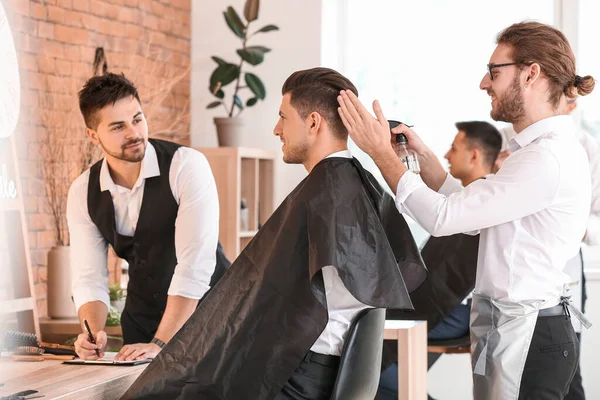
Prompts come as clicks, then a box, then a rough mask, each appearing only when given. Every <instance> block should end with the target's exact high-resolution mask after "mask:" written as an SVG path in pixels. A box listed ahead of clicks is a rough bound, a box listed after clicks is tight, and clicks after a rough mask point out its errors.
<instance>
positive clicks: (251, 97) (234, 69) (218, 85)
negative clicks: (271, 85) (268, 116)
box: [207, 0, 279, 147]
mask: <svg viewBox="0 0 600 400" xmlns="http://www.w3.org/2000/svg"><path fill="white" fill-rule="evenodd" d="M258 9H259V0H247V1H246V5H245V7H244V18H245V20H246V21H245V22H244V21H242V19H241V18H240V16H239V15H238V14H237V12H236V11H235V10H234V8H233V7H231V6H229V7H227V11H225V12H223V15H224V17H225V22H226V23H227V26H228V27H229V28H230V29H231V31H232V32H233V33H234V34H235V35H236V36H237V37H238V38H240V39H241V41H242V47H241V48H239V49H237V54H238V56H239V57H240V60H239V61H238V62H237V63H231V62H228V61H225V60H224V59H222V58H219V57H216V56H213V57H212V59H213V60H214V61H215V62H216V63H217V68H216V69H215V70H214V71H213V73H212V74H211V76H210V83H209V90H210V93H211V94H212V95H213V96H215V97H216V100H214V101H213V102H211V103H210V104H208V106H207V108H209V109H211V108H216V107H220V106H222V107H223V108H224V109H225V112H226V113H227V117H222V118H221V117H216V118H214V123H215V125H216V127H217V136H218V139H219V145H220V146H231V147H236V146H240V144H241V141H240V133H241V130H242V126H243V123H242V121H241V119H240V117H239V115H240V114H241V112H242V111H243V110H244V108H247V107H252V106H254V105H255V104H256V103H257V102H258V101H259V100H264V98H265V96H266V89H265V85H264V84H263V82H262V81H261V79H260V78H259V77H258V76H256V75H255V74H253V73H251V72H247V71H245V68H244V67H245V64H244V63H246V64H249V65H251V66H256V65H259V64H260V63H262V62H263V61H264V58H265V54H266V53H268V52H269V51H271V49H269V48H267V47H264V46H257V45H252V46H249V45H248V40H249V39H250V38H251V37H252V36H254V35H256V34H257V33H264V32H270V31H276V30H279V28H278V27H277V26H275V25H265V26H263V27H262V28H260V29H258V30H256V31H254V32H250V24H251V23H252V22H254V21H256V20H257V19H258ZM242 79H243V81H242ZM234 82H235V88H234V89H233V93H232V94H231V95H230V96H228V99H226V98H225V92H224V90H223V88H225V86H227V85H229V84H232V83H234ZM241 91H245V93H244V96H242V95H241ZM242 97H245V98H246V100H245V102H244V101H243V100H242Z"/></svg>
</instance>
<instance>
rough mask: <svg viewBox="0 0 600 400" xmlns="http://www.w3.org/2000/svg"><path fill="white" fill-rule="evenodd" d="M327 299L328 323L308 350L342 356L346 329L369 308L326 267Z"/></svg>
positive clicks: (342, 154)
mask: <svg viewBox="0 0 600 400" xmlns="http://www.w3.org/2000/svg"><path fill="white" fill-rule="evenodd" d="M329 157H344V158H351V157H352V156H351V155H350V151H348V150H344V151H339V152H337V153H333V154H331V155H329V156H328V157H327V158H329ZM321 272H322V274H323V283H324V285H325V297H326V298H327V312H328V314H329V321H328V322H327V326H325V329H324V330H323V332H321V335H320V336H319V337H318V338H317V340H316V341H315V343H314V344H313V346H312V347H311V348H310V349H311V350H312V351H314V352H315V353H321V354H329V355H334V356H339V355H341V354H342V349H343V347H344V341H345V340H346V337H347V336H348V329H350V325H351V324H352V321H353V320H354V318H355V317H356V315H357V314H358V313H359V312H360V311H362V310H364V309H365V308H371V307H370V306H367V305H365V304H363V303H361V302H360V301H358V300H357V299H356V298H355V297H354V296H353V295H352V293H350V291H348V289H346V286H345V285H344V282H343V281H342V279H341V278H340V276H339V274H338V272H337V269H336V268H335V267H334V266H331V265H327V266H324V267H323V268H322V269H321Z"/></svg>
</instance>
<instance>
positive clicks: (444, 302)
mask: <svg viewBox="0 0 600 400" xmlns="http://www.w3.org/2000/svg"><path fill="white" fill-rule="evenodd" d="M478 248H479V235H475V236H470V235H466V234H463V233H459V234H456V235H451V236H443V237H433V236H431V237H430V238H429V240H427V243H425V246H423V249H422V250H421V256H422V257H423V261H424V262H425V266H426V267H427V272H428V273H427V281H426V282H425V283H424V284H423V285H421V286H420V287H419V288H418V289H417V290H415V291H414V292H412V293H411V299H412V302H413V306H414V311H411V312H406V311H404V310H392V309H388V310H387V312H386V319H408V320H425V321H427V330H428V331H430V330H432V329H433V328H435V327H436V326H437V325H438V324H439V323H440V322H442V320H443V319H444V318H446V317H447V316H448V315H450V313H452V311H453V310H454V309H455V308H456V307H457V306H458V305H459V304H460V303H461V302H462V301H463V300H464V299H465V297H467V295H468V294H469V293H471V292H472V291H473V288H474V287H475V276H476V273H477V254H478ZM396 361H398V344H397V343H396V342H394V341H390V340H387V341H384V342H383V360H382V363H383V368H384V369H385V368H386V367H387V366H389V365H390V364H391V363H392V362H396Z"/></svg>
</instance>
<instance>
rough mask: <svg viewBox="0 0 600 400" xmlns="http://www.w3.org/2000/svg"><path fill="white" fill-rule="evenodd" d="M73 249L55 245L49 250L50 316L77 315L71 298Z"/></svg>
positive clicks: (70, 316) (68, 316)
mask: <svg viewBox="0 0 600 400" xmlns="http://www.w3.org/2000/svg"><path fill="white" fill-rule="evenodd" d="M70 250H71V249H70V248H69V247H68V246H58V247H53V248H52V249H50V251H49V252H48V265H47V268H48V282H47V283H48V292H47V293H48V316H49V317H50V318H73V317H77V311H76V310H75V304H74V303H73V299H72V298H71V292H72V289H71V262H70V254H71V251H70Z"/></svg>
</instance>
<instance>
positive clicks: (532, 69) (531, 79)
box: [525, 63, 542, 88]
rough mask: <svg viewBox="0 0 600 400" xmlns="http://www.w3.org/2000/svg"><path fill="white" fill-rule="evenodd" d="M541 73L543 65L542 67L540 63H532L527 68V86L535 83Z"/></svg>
mask: <svg viewBox="0 0 600 400" xmlns="http://www.w3.org/2000/svg"><path fill="white" fill-rule="evenodd" d="M541 73H542V67H540V64H538V63H533V64H531V65H530V66H529V68H528V70H527V76H526V77H525V88H528V87H530V86H531V85H533V84H534V83H535V82H536V81H537V80H538V79H539V77H540V75H541Z"/></svg>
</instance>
